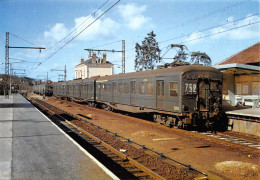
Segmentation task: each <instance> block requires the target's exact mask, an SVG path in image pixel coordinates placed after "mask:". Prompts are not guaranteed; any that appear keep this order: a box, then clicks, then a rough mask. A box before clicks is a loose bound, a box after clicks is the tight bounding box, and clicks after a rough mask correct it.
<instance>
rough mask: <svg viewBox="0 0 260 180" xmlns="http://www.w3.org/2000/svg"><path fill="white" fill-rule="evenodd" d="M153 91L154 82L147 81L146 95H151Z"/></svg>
mask: <svg viewBox="0 0 260 180" xmlns="http://www.w3.org/2000/svg"><path fill="white" fill-rule="evenodd" d="M153 92H154V83H153V82H148V83H147V95H148V96H153Z"/></svg>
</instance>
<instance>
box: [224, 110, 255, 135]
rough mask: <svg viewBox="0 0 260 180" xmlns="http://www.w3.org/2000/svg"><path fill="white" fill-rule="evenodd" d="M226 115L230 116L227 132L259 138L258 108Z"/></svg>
mask: <svg viewBox="0 0 260 180" xmlns="http://www.w3.org/2000/svg"><path fill="white" fill-rule="evenodd" d="M226 114H227V115H228V116H230V118H229V124H230V125H231V126H230V127H229V130H231V131H236V132H241V133H246V134H251V135H255V136H259V137H260V131H259V129H260V108H248V109H240V110H233V111H227V112H226ZM232 116H238V118H236V117H232Z"/></svg>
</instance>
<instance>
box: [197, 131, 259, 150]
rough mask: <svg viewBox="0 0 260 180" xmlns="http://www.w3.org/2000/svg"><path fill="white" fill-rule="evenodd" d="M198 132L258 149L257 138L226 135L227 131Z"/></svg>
mask: <svg viewBox="0 0 260 180" xmlns="http://www.w3.org/2000/svg"><path fill="white" fill-rule="evenodd" d="M196 133H200V132H196ZM200 134H202V135H205V136H208V137H212V138H216V139H219V140H223V141H227V142H231V143H235V144H239V145H241V146H245V147H249V148H254V149H259V150H260V143H259V139H258V140H255V139H246V138H244V137H237V136H234V135H230V134H229V135H228V134H227V133H217V134H215V133H210V132H201V133H200Z"/></svg>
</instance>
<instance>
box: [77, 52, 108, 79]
mask: <svg viewBox="0 0 260 180" xmlns="http://www.w3.org/2000/svg"><path fill="white" fill-rule="evenodd" d="M112 74H113V64H112V63H110V62H109V61H107V60H106V54H103V58H100V57H97V56H96V54H95V53H93V55H92V56H90V57H89V58H88V59H87V60H86V61H84V59H83V58H82V59H81V62H80V64H78V65H76V66H75V79H85V78H90V77H93V76H106V75H112Z"/></svg>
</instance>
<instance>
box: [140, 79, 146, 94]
mask: <svg viewBox="0 0 260 180" xmlns="http://www.w3.org/2000/svg"><path fill="white" fill-rule="evenodd" d="M144 85H145V84H144V82H139V94H141V95H144V94H145V86H144Z"/></svg>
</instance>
